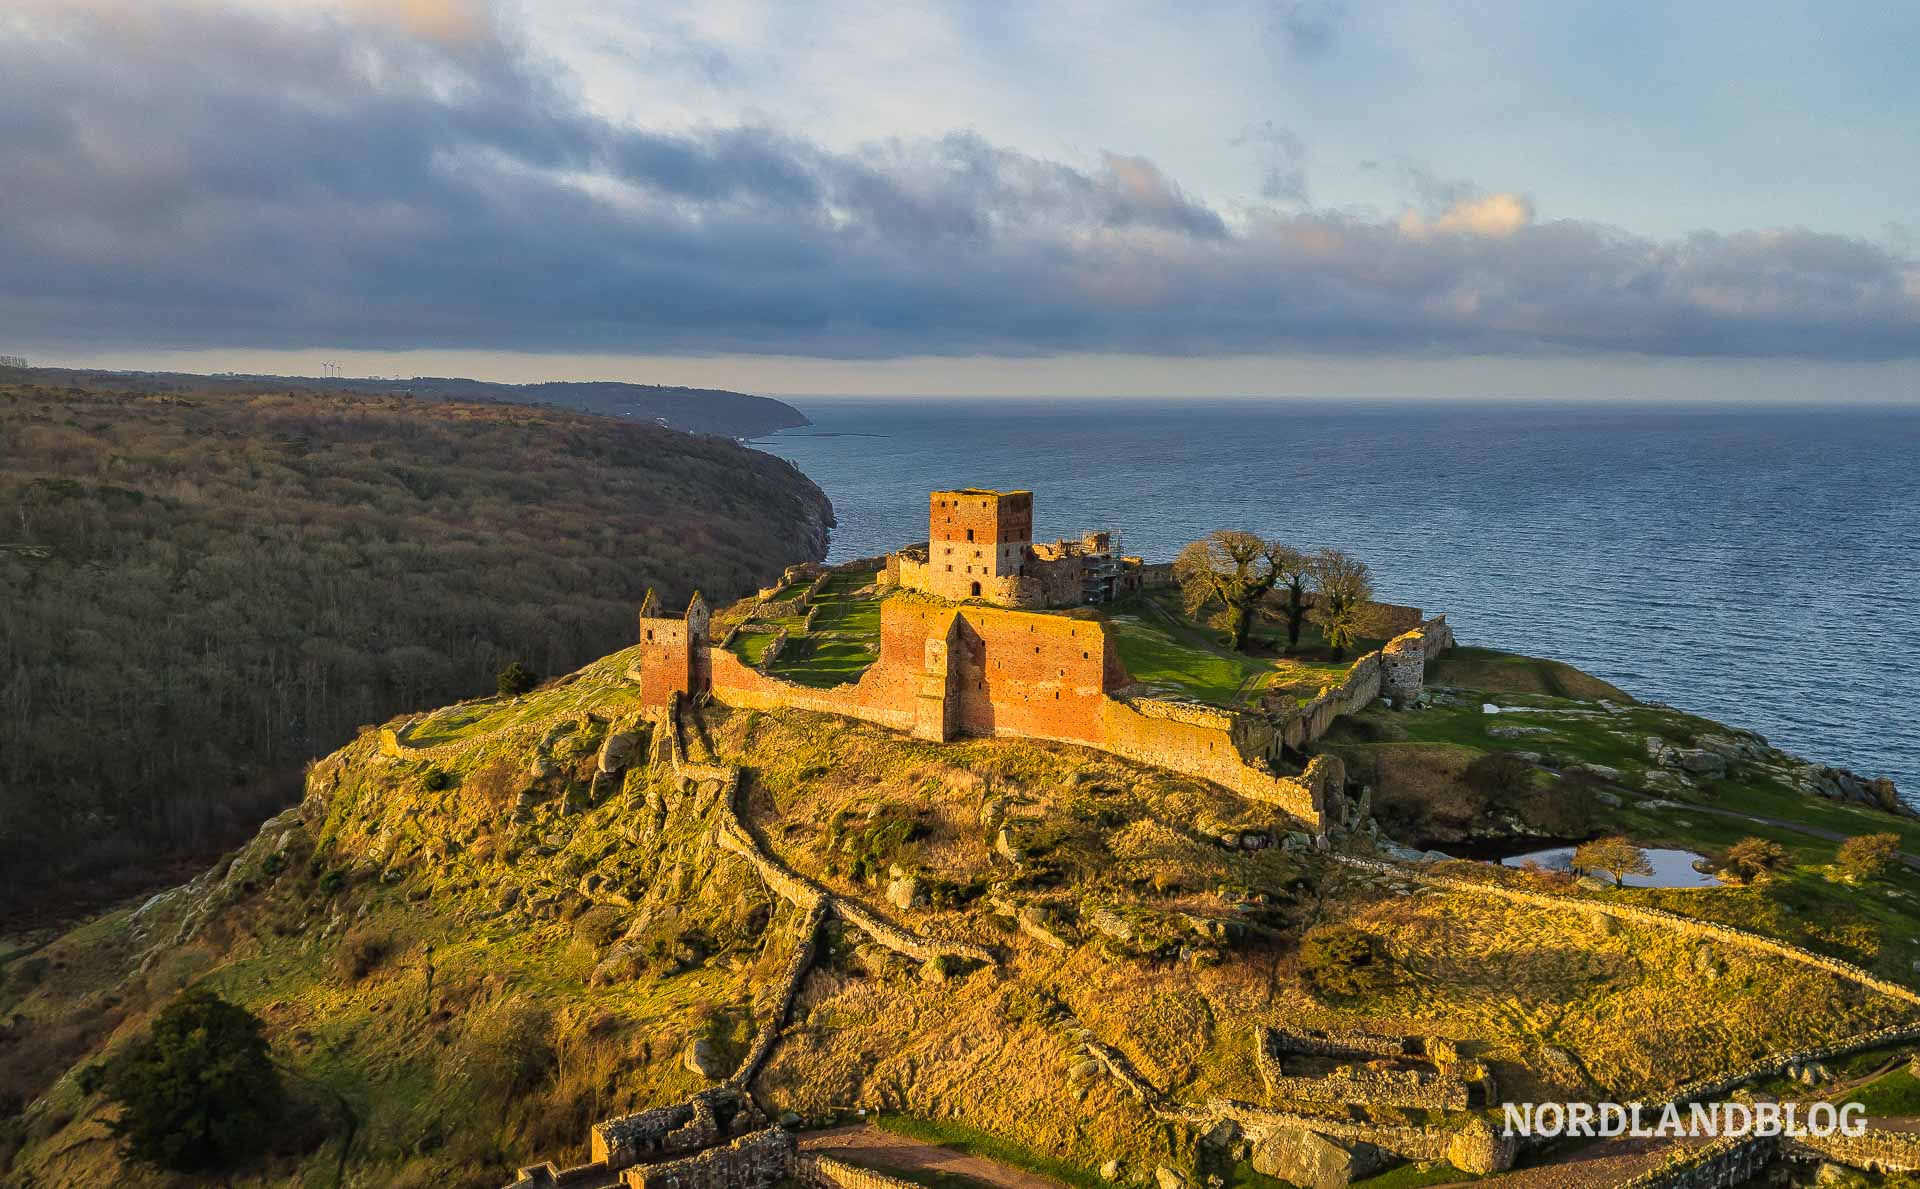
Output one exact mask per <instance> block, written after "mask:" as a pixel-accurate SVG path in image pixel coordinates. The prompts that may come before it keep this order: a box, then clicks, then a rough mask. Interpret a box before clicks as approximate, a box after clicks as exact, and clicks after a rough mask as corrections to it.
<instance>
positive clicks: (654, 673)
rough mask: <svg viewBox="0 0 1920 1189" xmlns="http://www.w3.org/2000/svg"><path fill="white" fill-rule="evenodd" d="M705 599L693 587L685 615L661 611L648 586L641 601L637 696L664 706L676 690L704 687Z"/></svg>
mask: <svg viewBox="0 0 1920 1189" xmlns="http://www.w3.org/2000/svg"><path fill="white" fill-rule="evenodd" d="M709 619H710V613H709V611H708V609H707V601H706V600H705V599H703V598H701V597H700V592H699V591H695V592H694V593H693V598H692V599H690V600H688V602H687V610H686V613H685V614H684V615H672V614H663V613H662V612H661V610H660V601H659V600H658V599H657V598H655V597H654V593H653V592H652V591H651V590H649V591H648V592H647V597H646V598H645V599H644V600H643V601H642V602H641V604H640V698H641V701H642V702H643V703H644V704H646V705H648V706H664V705H666V704H667V700H668V698H669V697H671V696H672V695H673V694H675V693H681V694H697V693H700V692H701V691H703V690H704V689H706V688H707V684H708V682H709V681H710V680H711V674H710V673H709V672H708V669H707V660H708V658H707V624H708V622H709Z"/></svg>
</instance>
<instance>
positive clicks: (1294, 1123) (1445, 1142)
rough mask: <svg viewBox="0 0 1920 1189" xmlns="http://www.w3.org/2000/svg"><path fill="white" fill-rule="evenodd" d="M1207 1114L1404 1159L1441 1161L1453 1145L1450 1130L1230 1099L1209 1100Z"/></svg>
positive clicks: (1250, 1129) (1248, 1127) (1257, 1129)
mask: <svg viewBox="0 0 1920 1189" xmlns="http://www.w3.org/2000/svg"><path fill="white" fill-rule="evenodd" d="M1207 1112H1208V1114H1210V1115H1211V1116H1212V1117H1214V1118H1218V1119H1231V1120H1233V1121H1234V1122H1235V1123H1237V1124H1239V1125H1240V1128H1241V1130H1243V1131H1247V1132H1250V1133H1251V1132H1260V1131H1271V1130H1279V1129H1284V1128H1299V1129H1301V1130H1303V1131H1311V1132H1313V1133H1314V1134H1316V1135H1326V1136H1332V1137H1333V1138H1335V1139H1341V1140H1348V1141H1353V1142H1358V1143H1363V1144H1372V1145H1373V1146H1374V1147H1376V1148H1380V1149H1382V1150H1384V1151H1388V1152H1392V1153H1393V1154H1394V1155H1396V1156H1399V1157H1401V1158H1403V1159H1406V1160H1445V1159H1446V1158H1447V1148H1448V1146H1449V1145H1450V1144H1452V1143H1453V1139H1454V1131H1453V1130H1452V1129H1450V1128H1446V1127H1395V1126H1391V1125H1388V1124H1379V1123H1355V1122H1352V1121H1349V1120H1342V1119H1328V1118H1323V1117H1321V1116H1319V1115H1301V1114H1294V1113H1292V1112H1290V1111H1276V1110H1269V1109H1267V1108H1265V1107H1259V1106H1255V1105H1253V1104H1252V1103H1250V1102H1238V1101H1235V1100H1234V1099H1231V1098H1210V1099H1208V1100H1207Z"/></svg>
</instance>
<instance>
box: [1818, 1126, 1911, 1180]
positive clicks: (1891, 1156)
mask: <svg viewBox="0 0 1920 1189" xmlns="http://www.w3.org/2000/svg"><path fill="white" fill-rule="evenodd" d="M1793 1144H1794V1146H1796V1147H1799V1148H1802V1149H1805V1150H1806V1151H1808V1152H1811V1153H1813V1154H1815V1155H1817V1156H1820V1157H1821V1158H1823V1159H1826V1160H1833V1161H1837V1162H1838V1163H1841V1164H1845V1165H1849V1166H1851V1167H1853V1168H1864V1169H1866V1170H1868V1171H1869V1172H1878V1173H1888V1172H1913V1171H1915V1170H1916V1169H1920V1132H1913V1131H1888V1130H1885V1129H1883V1128H1878V1127H1869V1128H1868V1129H1867V1130H1866V1131H1864V1132H1863V1133H1861V1134H1859V1135H1843V1134H1841V1133H1840V1132H1837V1131H1836V1132H1834V1133H1833V1134H1832V1135H1806V1136H1800V1137H1797V1138H1796V1139H1795V1140H1794V1141H1793Z"/></svg>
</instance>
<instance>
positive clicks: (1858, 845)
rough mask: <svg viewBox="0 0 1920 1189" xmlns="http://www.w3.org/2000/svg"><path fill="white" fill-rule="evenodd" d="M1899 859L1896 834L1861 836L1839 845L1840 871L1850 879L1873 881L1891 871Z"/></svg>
mask: <svg viewBox="0 0 1920 1189" xmlns="http://www.w3.org/2000/svg"><path fill="white" fill-rule="evenodd" d="M1899 858H1900V836H1899V835H1898V834H1862V835H1860V836H1859V837H1857V838H1849V839H1847V840H1846V841H1845V842H1843V843H1841V844H1840V853H1839V856H1838V860H1839V863H1840V870H1842V871H1844V872H1846V874H1847V875H1848V876H1849V877H1850V878H1852V879H1874V878H1877V877H1879V876H1882V875H1885V874H1886V873H1887V872H1889V871H1891V870H1893V865H1894V864H1895V863H1896V862H1898V861H1899Z"/></svg>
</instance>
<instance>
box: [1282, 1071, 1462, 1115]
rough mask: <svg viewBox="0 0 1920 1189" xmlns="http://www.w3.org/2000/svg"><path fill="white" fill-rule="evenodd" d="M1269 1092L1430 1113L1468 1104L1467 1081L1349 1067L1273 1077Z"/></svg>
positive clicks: (1411, 1072) (1309, 1099) (1303, 1098)
mask: <svg viewBox="0 0 1920 1189" xmlns="http://www.w3.org/2000/svg"><path fill="white" fill-rule="evenodd" d="M1267 1092H1268V1093H1269V1094H1271V1095H1272V1096H1273V1097H1275V1098H1291V1099H1295V1100H1298V1101H1302V1102H1339V1103H1359V1104H1363V1105H1367V1106H1403V1107H1419V1108H1421V1109H1422V1110H1429V1111H1463V1110H1466V1109H1467V1105H1468V1094H1467V1084H1466V1083H1465V1082H1463V1081H1461V1080H1460V1079H1459V1078H1450V1077H1446V1076H1443V1075H1441V1074H1435V1073H1428V1072H1426V1071H1425V1070H1418V1069H1354V1068H1352V1067H1348V1068H1344V1069H1340V1070H1336V1071H1335V1072H1334V1073H1331V1074H1328V1075H1327V1076H1325V1077H1286V1076H1273V1077H1269V1078H1268V1079H1267Z"/></svg>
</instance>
